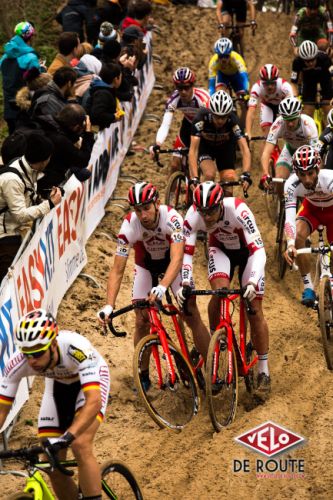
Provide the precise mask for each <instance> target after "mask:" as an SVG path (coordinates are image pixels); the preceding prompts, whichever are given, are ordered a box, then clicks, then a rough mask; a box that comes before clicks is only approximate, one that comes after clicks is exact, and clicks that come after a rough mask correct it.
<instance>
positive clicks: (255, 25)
mask: <svg viewBox="0 0 333 500" xmlns="http://www.w3.org/2000/svg"><path fill="white" fill-rule="evenodd" d="M250 24H251V27H252V28H253V29H256V27H257V26H258V25H257V21H255V20H254V19H252V21H250Z"/></svg>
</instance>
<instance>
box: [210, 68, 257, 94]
mask: <svg viewBox="0 0 333 500" xmlns="http://www.w3.org/2000/svg"><path fill="white" fill-rule="evenodd" d="M244 74H245V73H244ZM219 85H224V86H225V87H227V88H228V87H231V88H232V90H233V91H234V92H235V93H236V94H237V92H249V84H248V83H247V84H244V76H243V74H241V73H235V74H234V75H226V74H224V73H222V72H221V71H218V72H217V75H216V84H215V86H216V88H218V86H219ZM219 90H220V89H219Z"/></svg>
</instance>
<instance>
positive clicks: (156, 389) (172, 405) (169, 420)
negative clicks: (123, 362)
mask: <svg viewBox="0 0 333 500" xmlns="http://www.w3.org/2000/svg"><path fill="white" fill-rule="evenodd" d="M168 346H169V349H170V354H171V358H172V362H173V366H174V369H175V373H176V382H175V383H174V384H172V383H171V380H170V375H169V373H170V370H169V367H168V361H167V357H166V355H165V353H164V350H163V347H162V345H161V341H160V339H159V338H158V337H157V335H147V336H146V337H144V338H143V339H142V340H141V341H140V342H139V343H138V345H137V346H136V348H135V351H134V359H133V372H134V381H135V384H136V387H137V389H138V392H139V394H140V396H141V398H142V401H143V403H144V405H145V406H146V408H147V411H148V413H149V415H150V416H151V418H152V419H153V420H154V421H155V422H156V423H157V424H158V425H159V426H160V427H162V428H163V427H167V428H169V429H172V430H176V431H180V430H181V429H182V428H183V427H185V425H186V424H188V423H189V422H190V420H191V419H192V417H193V416H194V415H196V414H197V413H198V411H199V407H200V398H199V389H198V386H197V382H196V380H195V378H194V376H193V372H192V369H191V367H190V365H189V364H188V362H187V361H186V359H185V358H184V356H183V355H182V353H181V352H180V351H179V350H178V349H177V348H176V347H175V346H174V345H173V344H171V343H170V342H168ZM147 359H148V361H149V379H150V387H149V388H147V386H146V385H147V384H143V383H142V380H141V372H142V371H143V370H142V366H143V362H147ZM158 370H160V371H158Z"/></svg>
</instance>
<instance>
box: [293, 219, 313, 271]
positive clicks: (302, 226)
mask: <svg viewBox="0 0 333 500" xmlns="http://www.w3.org/2000/svg"><path fill="white" fill-rule="evenodd" d="M310 234H311V230H310V227H309V225H308V223H307V222H306V221H305V220H300V219H299V220H297V221H296V240H295V247H296V248H304V247H305V246H306V239H307V238H308V237H309V236H310ZM297 265H298V267H299V271H300V273H301V276H306V275H308V274H309V273H310V272H311V258H310V255H306V254H305V255H299V256H298V257H297Z"/></svg>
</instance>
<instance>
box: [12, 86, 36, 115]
mask: <svg viewBox="0 0 333 500" xmlns="http://www.w3.org/2000/svg"><path fill="white" fill-rule="evenodd" d="M31 97H32V95H31V91H30V90H29V89H28V87H22V88H21V89H20V90H18V92H17V94H16V97H15V102H16V105H17V106H18V107H19V108H20V109H21V110H23V111H29V109H30V106H31Z"/></svg>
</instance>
